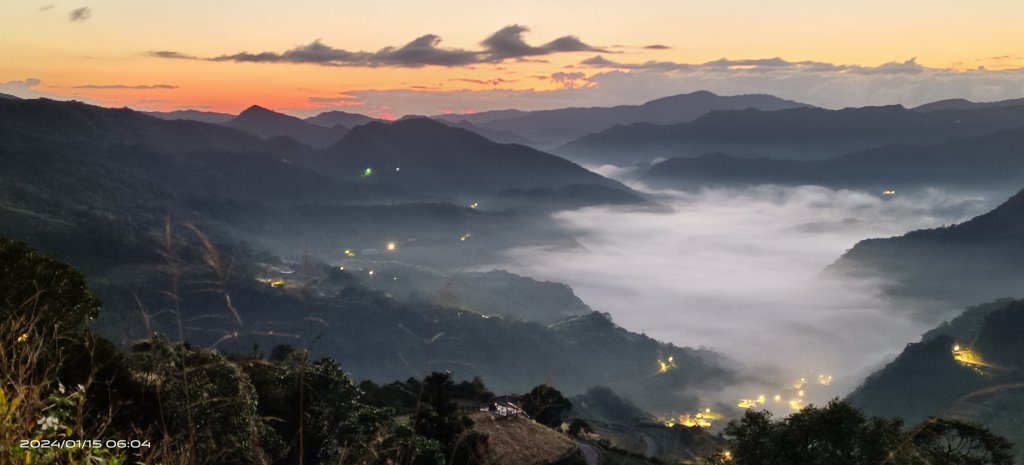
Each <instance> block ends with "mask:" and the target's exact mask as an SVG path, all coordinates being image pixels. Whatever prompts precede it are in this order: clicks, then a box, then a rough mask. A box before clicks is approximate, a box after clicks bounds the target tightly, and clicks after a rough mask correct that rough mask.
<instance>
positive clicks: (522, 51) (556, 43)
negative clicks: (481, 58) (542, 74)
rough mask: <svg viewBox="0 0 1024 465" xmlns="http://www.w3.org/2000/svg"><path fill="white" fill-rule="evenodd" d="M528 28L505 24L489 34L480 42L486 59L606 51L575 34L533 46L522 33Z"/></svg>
mask: <svg viewBox="0 0 1024 465" xmlns="http://www.w3.org/2000/svg"><path fill="white" fill-rule="evenodd" d="M527 31H529V28H526V27H524V26H520V25H518V24H515V25H512V26H506V27H503V28H501V29H500V30H498V32H495V33H494V34H491V36H490V37H488V38H486V39H484V40H483V41H482V42H480V45H482V46H483V47H484V50H485V51H486V60H487V61H503V60H507V59H511V58H515V59H520V58H527V57H532V56H541V55H550V54H552V53H559V52H607V51H605V50H601V49H599V48H595V47H592V46H590V45H587V44H586V43H584V42H583V41H581V40H580V39H579V38H578V37H576V36H563V37H559V38H557V39H555V40H553V41H551V42H548V43H546V44H544V45H541V46H538V47H535V46H532V45H530V44H527V43H526V40H524V39H523V34H524V33H526V32H527Z"/></svg>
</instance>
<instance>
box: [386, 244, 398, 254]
mask: <svg viewBox="0 0 1024 465" xmlns="http://www.w3.org/2000/svg"><path fill="white" fill-rule="evenodd" d="M395 247H396V246H395V243H394V242H388V245H387V249H388V252H394V251H395Z"/></svg>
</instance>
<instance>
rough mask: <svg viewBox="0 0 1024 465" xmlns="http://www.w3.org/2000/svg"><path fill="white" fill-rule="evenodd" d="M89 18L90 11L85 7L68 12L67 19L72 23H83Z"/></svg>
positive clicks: (90, 15) (90, 16)
mask: <svg viewBox="0 0 1024 465" xmlns="http://www.w3.org/2000/svg"><path fill="white" fill-rule="evenodd" d="M89 18H92V10H90V9H89V7H87V6H83V7H81V8H75V9H74V10H71V11H70V12H68V19H69V20H70V21H72V22H83V21H87V20H88V19H89Z"/></svg>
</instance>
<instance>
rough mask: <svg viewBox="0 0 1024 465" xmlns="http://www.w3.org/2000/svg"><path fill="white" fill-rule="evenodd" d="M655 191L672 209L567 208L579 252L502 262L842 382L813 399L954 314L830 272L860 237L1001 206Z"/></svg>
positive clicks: (522, 252)
mask: <svg viewBox="0 0 1024 465" xmlns="http://www.w3.org/2000/svg"><path fill="white" fill-rule="evenodd" d="M653 195H655V196H657V199H658V201H659V202H660V203H662V204H663V205H666V206H669V207H671V210H670V211H666V210H652V209H642V210H628V209H625V210H624V209H622V208H611V207H608V208H605V207H597V208H586V209H582V210H576V211H570V212H562V213H558V214H556V216H555V218H556V220H557V221H558V222H559V223H560V224H561V225H562V226H564V227H566V228H568V229H569V230H571V231H574V232H575V235H576V237H577V240H578V241H579V242H580V244H581V245H582V247H578V248H566V247H555V248H523V249H517V250H514V251H512V252H511V253H510V254H509V256H508V260H507V262H503V263H498V264H496V265H495V267H500V268H505V269H509V271H512V272H516V273H520V274H523V275H526V276H530V277H533V278H535V279H540V280H552V281H560V282H565V283H566V284H569V285H570V286H571V287H572V288H573V290H574V291H575V292H576V294H577V295H579V296H580V298H581V299H583V301H584V302H586V303H587V304H588V305H590V306H591V307H592V308H593V309H594V310H597V311H600V312H609V313H610V314H611V315H612V316H613V318H614V320H615V321H616V323H618V324H619V325H621V326H623V327H625V328H626V329H629V330H632V331H637V332H644V333H646V334H647V335H649V336H652V337H654V338H656V339H659V340H663V341H669V342H672V343H674V344H676V345H680V346H691V347H697V346H704V347H710V348H713V349H715V350H719V351H721V352H724V353H725V354H727V355H730V356H733V357H736V358H738V359H739V360H741V361H742V362H744V363H747V364H750V365H754V366H757V365H762V364H764V365H773V366H780V367H781V368H783V369H786V370H790V372H791V373H797V374H799V373H803V372H805V371H812V370H813V371H814V372H815V373H828V374H832V375H835V376H836V383H835V385H834V386H833V388H834V389H835V390H834V391H832V392H822V393H821V394H822V397H821V398H814V399H811V400H813V401H816V402H817V401H824V400H827V399H828V398H830V397H831V396H834V395H840V396H841V395H843V394H845V393H844V392H842V390H843V389H850V388H852V387H854V386H855V385H856V384H857V383H859V382H860V381H861V380H862V379H863V378H862V375H864V374H867V372H868V371H870V370H871V369H872V368H874V367H875V366H877V364H879V363H881V362H882V361H883V360H884V359H885V358H886V357H887V356H890V355H891V354H895V353H898V352H899V351H900V350H901V349H902V348H903V346H904V345H905V344H906V343H907V342H912V341H915V340H917V339H918V338H919V337H920V334H921V333H922V332H923V331H924V330H925V329H927V328H929V327H931V326H932V325H934V324H935V323H937V322H939V321H942V319H944V318H947V317H949V316H950V312H955V311H956V310H954V309H946V310H947V312H946V313H941V312H940V310H942V309H941V308H935V309H933V310H935V311H934V312H932V313H931V314H930V315H931V317H932V319H931V320H930V321H920V320H919V319H916V317H917V315H912V314H910V313H908V312H904V311H901V310H900V309H896V308H894V307H893V306H892V305H891V304H890V303H889V302H886V301H883V300H881V299H880V298H878V297H876V293H877V291H878V289H879V286H880V285H882V284H883V283H879V282H874V281H871V280H863V281H834V280H832V279H830V278H828V277H826V276H822V275H821V273H820V271H821V270H822V269H823V268H824V267H826V266H827V265H829V264H831V263H832V262H833V261H834V260H835V259H836V258H838V257H839V256H840V255H841V254H842V253H843V252H844V251H845V250H846V249H847V248H849V247H851V246H852V245H853V244H854V243H856V242H857V241H858V240H861V239H865V238H868V237H884V236H890V235H895V234H901V233H903V232H906V231H908V230H911V229H916V228H920V227H933V226H938V225H940V224H949V223H952V222H955V221H958V220H961V219H964V218H967V217H970V216H972V215H973V214H975V213H979V212H982V211H985V210H986V209H987V208H988V207H989V205H988V203H991V201H979V199H977V198H974V197H970V196H966V195H958V194H955V193H946V192H941V191H927V192H922V193H918V194H912V195H911V194H908V195H907V196H904V197H898V198H893V199H891V201H887V200H883V199H881V198H880V196H878V195H876V194H868V193H864V192H855V191H845V190H832V189H826V188H821V187H810V186H806V187H796V188H783V187H773V186H762V187H757V188H750V189H742V190H731V189H714V190H705V191H701V192H697V193H680V192H672V191H667V192H655V193H653ZM798 376H799V375H798ZM747 394H750V393H747ZM755 395H756V391H755ZM736 398H738V396H737V397H733V398H731V399H726V400H730V401H731V402H735V399H736Z"/></svg>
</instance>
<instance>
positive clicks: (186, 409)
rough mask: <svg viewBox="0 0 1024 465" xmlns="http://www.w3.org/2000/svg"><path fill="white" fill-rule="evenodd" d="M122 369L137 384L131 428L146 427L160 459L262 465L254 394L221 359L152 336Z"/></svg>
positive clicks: (244, 379) (240, 374) (233, 367)
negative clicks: (134, 415)
mask: <svg viewBox="0 0 1024 465" xmlns="http://www.w3.org/2000/svg"><path fill="white" fill-rule="evenodd" d="M127 366H128V367H129V369H130V370H131V374H132V378H133V379H135V380H136V381H137V383H138V384H137V386H136V387H135V389H136V393H135V395H134V397H135V399H136V405H135V406H134V407H135V409H134V410H135V412H136V413H137V414H138V415H139V418H137V419H136V421H137V423H136V425H138V426H140V427H150V431H151V432H152V433H153V434H155V435H157V436H156V437H155V438H154V439H155V440H154V444H160V447H162V448H163V449H164V450H163V451H162V453H163V454H165V456H173V457H180V458H182V459H184V460H188V461H189V462H188V463H218V464H226V465H231V464H238V465H242V464H252V463H259V462H261V461H262V450H261V449H260V448H259V444H258V438H259V423H258V420H257V416H256V392H255V389H254V388H253V385H252V383H250V382H249V379H248V378H247V377H246V376H245V374H244V373H243V372H242V371H241V369H239V368H238V366H237V365H235V364H233V363H231V362H230V361H228V360H227V359H226V358H225V357H224V356H223V355H221V354H219V353H218V352H216V351H214V350H212V349H194V348H192V347H189V346H188V345H186V344H172V343H170V342H168V341H167V339H165V338H164V337H161V336H155V337H152V338H150V339H147V340H146V341H143V342H141V343H139V344H136V345H135V347H134V352H133V353H132V354H131V355H129V356H128V359H127ZM145 416H148V418H146V417H145ZM147 423H148V424H147Z"/></svg>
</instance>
